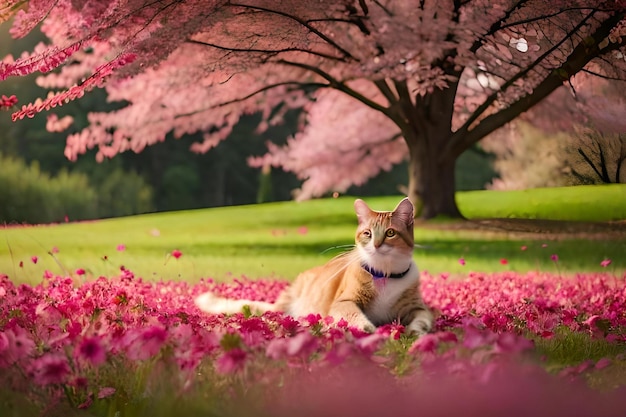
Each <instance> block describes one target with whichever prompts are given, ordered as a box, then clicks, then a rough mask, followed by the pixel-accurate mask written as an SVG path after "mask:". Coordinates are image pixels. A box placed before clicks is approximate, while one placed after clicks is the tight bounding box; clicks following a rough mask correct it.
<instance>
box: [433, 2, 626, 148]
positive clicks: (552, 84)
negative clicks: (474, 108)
mask: <svg viewBox="0 0 626 417" xmlns="http://www.w3.org/2000/svg"><path fill="white" fill-rule="evenodd" d="M624 15H625V13H624V12H619V13H615V14H613V15H611V16H609V17H608V18H607V19H606V20H604V21H603V22H602V23H601V24H600V25H599V26H598V28H597V29H596V30H595V32H594V33H593V34H592V35H590V36H588V37H586V38H585V39H583V40H581V41H580V42H579V44H578V45H577V46H576V47H575V48H574V50H573V51H572V53H571V54H570V55H569V56H568V58H567V60H566V61H565V62H564V63H563V64H562V65H561V66H560V67H559V68H557V69H554V70H553V71H552V72H550V74H549V75H548V76H547V77H546V78H545V79H544V80H543V81H542V82H541V83H540V84H539V85H538V86H537V87H536V88H535V89H534V90H533V92H532V93H531V94H528V95H526V96H523V97H520V98H518V99H517V101H516V102H514V103H513V104H511V105H510V106H509V107H507V108H505V109H503V110H500V111H499V112H497V113H495V114H492V115H490V116H487V117H485V118H484V119H483V120H481V121H480V123H479V124H478V125H477V126H475V127H474V128H473V129H472V130H468V127H469V124H467V123H466V124H465V125H464V126H463V128H461V129H459V130H457V131H456V132H454V133H453V135H452V137H451V139H450V141H449V142H448V144H447V145H446V147H445V149H444V151H443V153H441V155H442V157H443V156H444V155H448V156H449V155H450V154H452V155H457V156H458V155H460V154H461V153H463V151H465V150H466V149H467V148H469V147H470V146H471V145H473V144H474V143H476V142H478V141H479V140H481V139H482V138H484V137H485V136H487V135H488V134H489V133H491V132H493V131H494V130H496V129H498V128H500V127H502V126H504V125H505V124H506V123H508V122H510V121H511V120H513V119H514V118H516V117H517V116H519V115H520V114H521V113H523V112H525V111H527V110H528V109H530V108H531V107H533V106H534V105H536V104H537V103H539V102H540V101H541V100H543V99H544V98H546V97H547V96H548V95H550V94H551V93H552V92H553V91H554V90H556V89H557V88H558V87H560V86H561V85H563V81H564V80H566V79H569V78H570V77H571V76H573V75H574V74H576V73H577V72H578V71H581V70H582V69H583V68H584V66H585V65H587V63H589V61H591V60H592V59H594V58H595V57H597V56H600V55H602V54H604V53H606V52H608V50H612V49H614V48H616V47H618V46H619V45H617V46H615V45H612V44H609V45H608V46H606V47H604V48H601V47H600V46H599V45H600V43H601V42H602V41H603V40H604V39H606V37H607V36H608V35H609V34H610V33H611V30H612V29H613V28H614V27H615V25H617V24H618V23H619V22H620V21H621V20H622V19H623V18H624Z"/></svg>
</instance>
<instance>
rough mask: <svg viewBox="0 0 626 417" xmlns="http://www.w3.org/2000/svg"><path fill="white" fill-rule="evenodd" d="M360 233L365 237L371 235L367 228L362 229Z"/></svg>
mask: <svg viewBox="0 0 626 417" xmlns="http://www.w3.org/2000/svg"><path fill="white" fill-rule="evenodd" d="M361 234H362V235H363V236H365V237H372V232H370V231H369V230H363V232H361Z"/></svg>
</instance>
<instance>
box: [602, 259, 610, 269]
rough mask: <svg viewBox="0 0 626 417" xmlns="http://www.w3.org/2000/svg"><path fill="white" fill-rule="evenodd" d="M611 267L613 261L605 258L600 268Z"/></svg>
mask: <svg viewBox="0 0 626 417" xmlns="http://www.w3.org/2000/svg"><path fill="white" fill-rule="evenodd" d="M609 265H611V260H610V259H609V258H604V260H603V261H602V262H600V266H601V267H602V268H606V267H607V266H609Z"/></svg>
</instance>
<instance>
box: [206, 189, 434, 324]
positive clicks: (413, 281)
mask: <svg viewBox="0 0 626 417" xmlns="http://www.w3.org/2000/svg"><path fill="white" fill-rule="evenodd" d="M354 209H355V212H356V215H357V220H358V226H357V230H356V236H355V243H356V245H355V248H354V249H353V250H351V251H349V252H346V253H343V254H341V255H339V256H337V257H335V258H333V259H331V260H330V261H329V262H328V263H326V264H325V265H322V266H317V267H314V268H312V269H309V270H307V271H304V272H302V273H300V274H299V275H298V276H297V277H296V279H295V281H294V282H293V283H292V284H291V285H290V286H289V287H287V288H286V289H285V290H284V291H283V292H282V293H281V294H280V295H279V297H278V299H277V300H276V302H275V303H268V302H260V301H250V300H232V299H226V298H221V297H217V296H215V295H214V294H212V293H211V292H207V293H204V294H201V295H199V296H198V297H197V298H196V299H195V303H196V305H197V306H198V307H199V308H200V309H201V310H202V311H205V312H208V313H236V312H240V311H242V310H243V308H244V306H248V307H249V308H250V309H251V310H252V311H253V312H255V313H262V312H264V311H280V312H284V313H285V314H288V315H290V316H293V317H296V318H297V317H303V316H306V315H308V314H311V313H312V314H320V315H321V316H322V317H326V316H332V317H334V318H335V319H336V320H339V319H344V320H346V321H347V322H348V324H349V325H350V326H353V327H356V328H358V329H361V330H363V331H366V332H373V331H374V330H375V329H376V327H377V326H381V325H384V324H389V323H394V322H398V323H400V324H402V325H404V326H405V330H406V332H407V333H409V334H414V335H418V336H419V335H423V334H425V333H428V332H429V331H430V329H431V327H432V323H433V315H432V313H431V311H430V310H429V309H428V307H427V306H426V304H425V303H424V302H423V300H422V297H421V292H420V280H419V271H418V268H417V265H416V264H415V261H414V260H413V246H414V237H413V204H412V203H411V201H410V200H409V199H408V198H405V199H403V200H402V201H401V202H400V203H399V204H398V205H397V206H396V208H395V209H394V210H393V211H391V212H389V211H374V210H372V209H370V208H369V207H368V205H367V204H366V203H365V202H364V201H363V200H361V199H357V200H356V201H355V202H354Z"/></svg>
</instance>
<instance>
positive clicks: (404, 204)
mask: <svg viewBox="0 0 626 417" xmlns="http://www.w3.org/2000/svg"><path fill="white" fill-rule="evenodd" d="M413 210H414V209H413V203H411V200H409V199H408V197H407V198H405V199H403V200H402V201H400V203H398V205H397V206H396V208H395V209H394V210H393V217H395V218H398V219H400V220H401V221H402V222H403V223H404V224H406V225H407V226H408V227H411V226H413V217H414V212H413Z"/></svg>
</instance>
